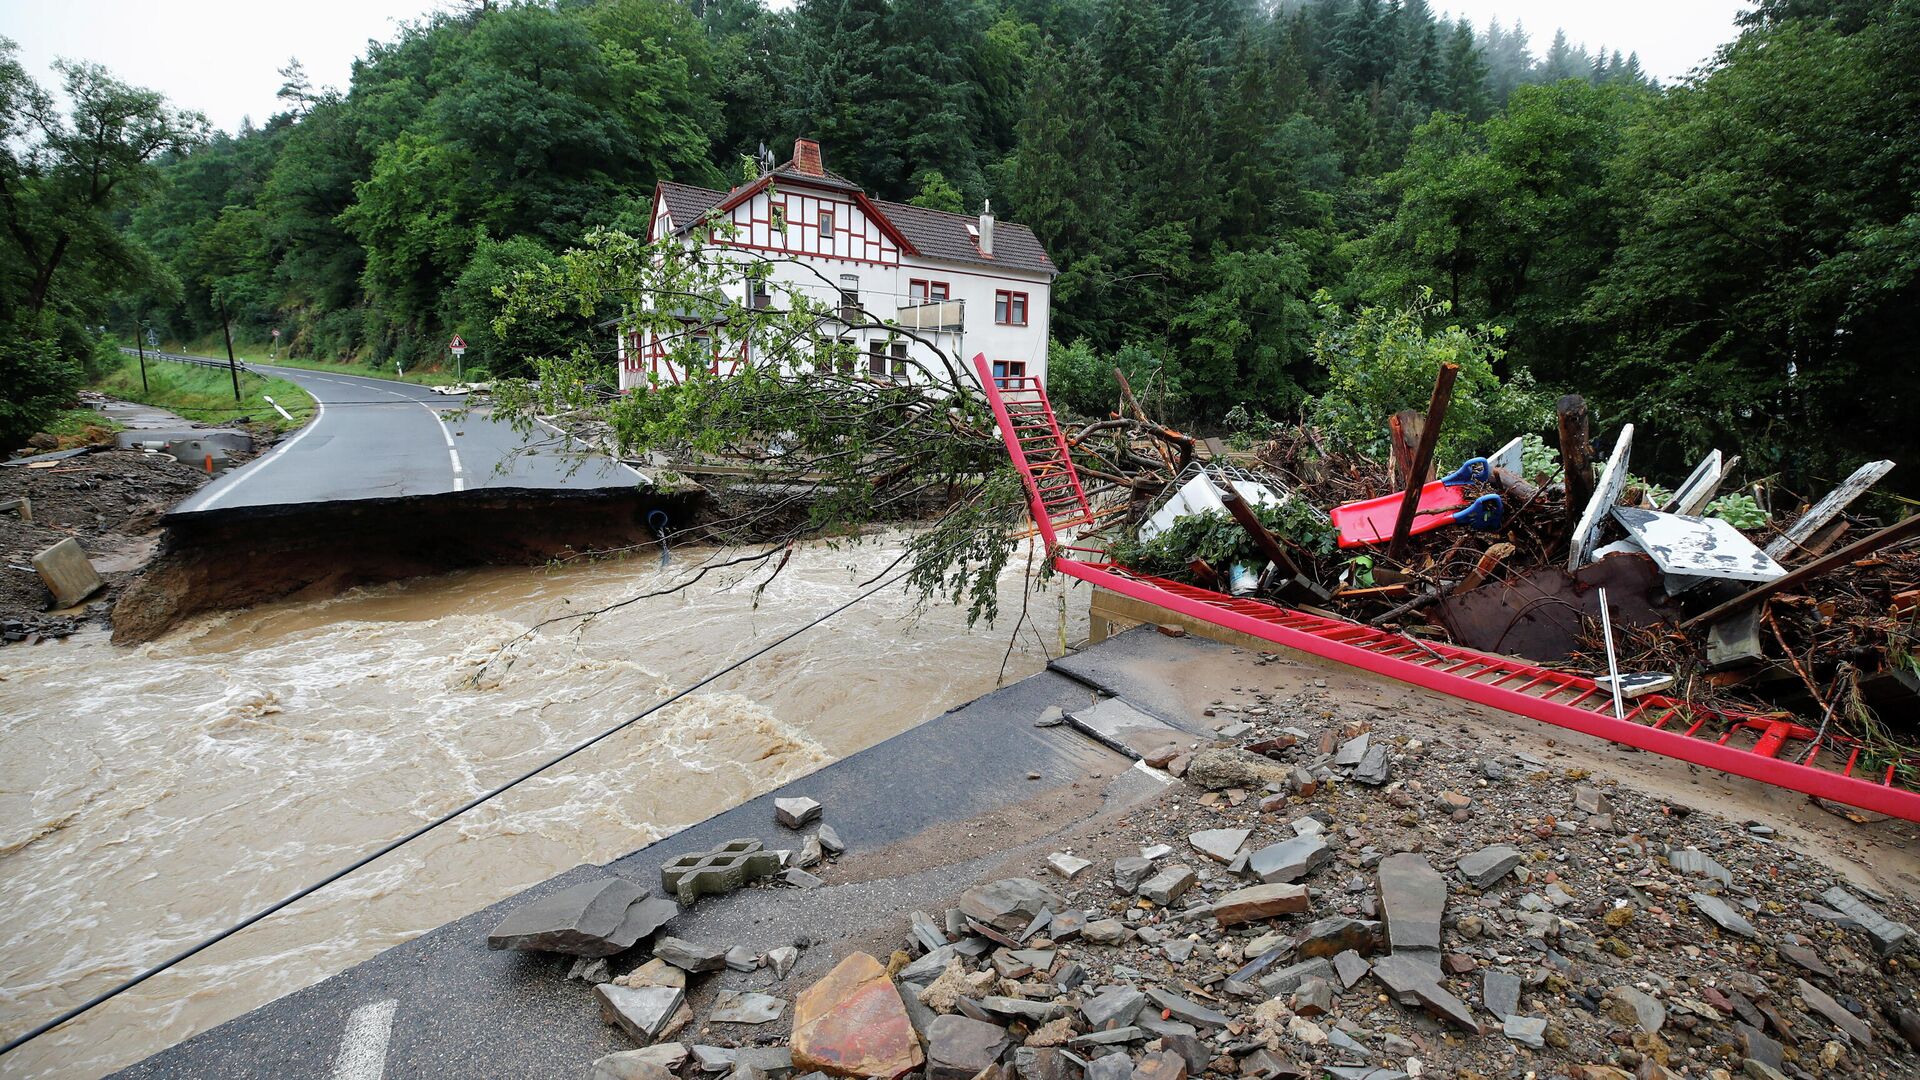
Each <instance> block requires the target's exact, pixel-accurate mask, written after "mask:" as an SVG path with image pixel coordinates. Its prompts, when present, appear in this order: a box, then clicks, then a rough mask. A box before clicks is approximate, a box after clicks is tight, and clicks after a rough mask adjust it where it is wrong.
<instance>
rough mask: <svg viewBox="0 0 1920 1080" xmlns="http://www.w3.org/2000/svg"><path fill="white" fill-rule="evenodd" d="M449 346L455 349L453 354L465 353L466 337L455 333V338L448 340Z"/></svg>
mask: <svg viewBox="0 0 1920 1080" xmlns="http://www.w3.org/2000/svg"><path fill="white" fill-rule="evenodd" d="M447 348H449V349H451V350H453V355H455V356H460V355H463V354H464V353H465V352H466V351H467V342H466V339H465V338H463V337H461V336H460V335H459V334H455V335H453V340H452V341H449V342H447Z"/></svg>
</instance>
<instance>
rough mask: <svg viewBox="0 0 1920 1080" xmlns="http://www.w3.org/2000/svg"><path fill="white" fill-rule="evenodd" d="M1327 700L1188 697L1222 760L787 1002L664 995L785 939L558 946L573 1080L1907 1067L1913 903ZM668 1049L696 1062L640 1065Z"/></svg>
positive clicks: (1668, 1074) (901, 922)
mask: <svg viewBox="0 0 1920 1080" xmlns="http://www.w3.org/2000/svg"><path fill="white" fill-rule="evenodd" d="M1330 704H1332V702H1331V700H1330V699H1329V698H1328V697H1327V694H1326V692H1325V691H1314V690H1305V691H1303V692H1302V693H1301V695H1300V696H1299V697H1297V698H1294V699H1290V700H1286V701H1275V700H1274V699H1273V698H1272V697H1271V696H1270V695H1267V694H1265V693H1261V692H1258V691H1253V692H1250V693H1249V697H1248V699H1247V700H1243V701H1235V702H1228V701H1225V700H1221V701H1216V702H1214V704H1213V707H1212V708H1210V709H1209V710H1208V712H1209V714H1210V715H1212V716H1213V718H1214V721H1215V722H1216V723H1217V724H1218V726H1219V730H1220V731H1221V732H1222V733H1228V732H1230V733H1231V735H1225V734H1223V735H1222V736H1221V737H1216V738H1212V739H1201V740H1193V738H1192V736H1187V738H1188V740H1189V741H1188V743H1187V744H1186V745H1184V746H1182V747H1180V748H1179V749H1180V751H1181V752H1180V753H1179V754H1177V755H1175V756H1174V757H1172V758H1170V759H1167V760H1166V761H1165V764H1166V765H1167V766H1168V769H1169V771H1175V770H1177V771H1179V772H1182V773H1183V774H1184V783H1176V784H1174V785H1173V786H1171V787H1169V788H1168V789H1167V791H1166V793H1165V794H1164V795H1162V796H1160V797H1158V798H1155V799H1150V800H1148V801H1146V802H1142V803H1138V804H1135V805H1134V806H1132V807H1131V808H1129V809H1126V810H1125V811H1121V812H1119V813H1120V814H1121V815H1122V816H1118V817H1113V818H1108V819H1104V820H1096V821H1093V822H1089V823H1088V824H1087V825H1086V826H1084V827H1082V829H1081V830H1080V831H1079V832H1077V833H1073V834H1069V835H1063V836H1061V837H1060V838H1059V839H1060V841H1061V842H1062V843H1063V844H1065V845H1066V846H1065V848H1063V849H1055V850H1052V851H1046V850H1045V849H1044V848H1042V849H1040V850H1039V851H1036V852H1035V853H1034V854H1033V855H1031V856H1030V857H1029V858H1030V860H1031V865H1030V866H1029V867H1028V868H1027V869H1026V872H1025V874H1024V875H1018V876H1011V877H1001V878H994V879H992V880H985V881H981V882H979V883H978V884H975V885H973V886H971V887H969V888H966V889H965V890H963V891H961V892H960V893H959V894H958V895H956V896H954V897H953V899H952V902H951V906H950V907H947V908H946V909H945V910H938V909H936V910H935V911H933V912H927V911H912V912H908V913H906V914H905V915H904V916H896V917H895V918H896V920H897V921H896V922H895V924H894V926H895V929H896V931H897V933H898V937H897V941H898V949H897V951H895V952H893V953H892V955H891V956H890V957H885V958H881V957H876V956H874V955H872V954H869V953H866V952H860V951H849V952H848V953H847V954H846V955H844V956H841V957H839V958H838V960H837V961H836V962H835V963H834V965H833V966H832V967H831V969H830V970H828V971H826V973H825V974H824V975H822V976H820V977H819V978H817V979H813V980H810V982H809V983H808V984H807V985H804V986H796V987H795V988H793V990H792V991H791V992H789V993H788V994H785V995H780V994H776V993H760V992H756V991H749V990H738V989H723V990H720V991H719V992H718V993H717V994H714V995H712V996H711V997H710V998H709V999H708V1001H707V1004H705V1005H704V1006H701V1007H700V1008H699V1009H696V1008H695V1007H694V1006H693V1005H692V1004H690V1000H691V999H690V997H689V992H688V988H689V985H690V981H691V980H693V979H697V978H700V977H701V975H702V973H705V972H716V971H722V970H726V969H732V970H735V971H751V970H755V969H759V968H762V967H764V969H765V970H766V971H768V972H770V973H771V975H772V976H773V978H774V979H775V980H776V981H777V980H784V979H785V978H786V977H787V975H788V974H789V973H790V972H791V971H792V970H793V966H794V961H795V959H796V957H797V950H795V949H793V948H791V947H789V948H784V949H776V950H771V951H769V952H767V953H765V954H755V953H754V951H753V950H751V949H747V948H733V949H726V948H723V947H721V946H719V945H717V944H712V943H693V942H687V941H682V940H679V939H677V938H675V937H672V936H657V937H656V938H655V939H654V941H653V942H652V944H651V946H650V948H649V949H648V951H649V952H650V953H651V954H652V955H651V958H649V959H646V960H645V962H644V963H640V964H639V966H637V967H634V968H633V969H632V970H631V971H628V972H626V973H624V974H622V975H620V976H619V977H617V978H610V977H609V971H608V969H607V966H606V965H607V963H608V961H607V960H606V959H604V958H603V959H589V958H588V957H589V956H590V955H591V951H589V952H587V953H583V954H582V955H581V957H580V959H579V960H577V961H576V962H575V971H576V974H579V975H580V977H584V978H588V979H589V980H590V981H597V982H599V983H600V985H599V986H598V987H597V990H596V996H597V998H598V1000H599V1002H600V1007H601V1008H602V1010H603V1013H604V1015H605V1018H606V1020H607V1022H608V1023H609V1024H613V1025H615V1026H618V1027H619V1028H621V1029H622V1030H623V1031H625V1032H626V1033H627V1034H628V1035H629V1036H630V1037H632V1038H633V1039H634V1041H635V1042H636V1043H638V1044H639V1046H640V1048H639V1049H635V1050H631V1051H624V1052H620V1053H616V1054H612V1055H609V1056H607V1057H604V1058H601V1059H600V1060H599V1061H597V1062H596V1063H595V1071H594V1073H593V1075H594V1076H595V1077H598V1078H605V1080H611V1078H635V1077H645V1078H646V1080H665V1078H666V1077H668V1076H674V1075H678V1076H684V1077H687V1078H689V1080H691V1078H693V1077H697V1076H701V1075H713V1076H717V1075H719V1074H722V1073H730V1074H731V1075H732V1077H733V1078H734V1080H756V1078H768V1080H780V1078H782V1077H786V1076H789V1075H795V1076H799V1077H801V1080H809V1078H810V1080H823V1078H824V1077H826V1076H842V1077H888V1078H892V1077H903V1076H913V1077H916V1078H918V1077H924V1078H925V1080H977V1078H979V1077H983V1076H985V1077H988V1078H989V1080H1187V1078H1188V1077H1199V1076H1202V1075H1206V1076H1214V1077H1222V1078H1226V1077H1249V1078H1260V1080H1280V1078H1298V1080H1307V1078H1315V1080H1318V1078H1322V1077H1331V1078H1334V1080H1409V1078H1415V1077H1423V1076H1431V1077H1458V1078H1463V1080H1466V1078H1488V1077H1496V1076H1513V1077H1519V1076H1523V1075H1532V1076H1539V1077H1562V1078H1568V1080H1573V1078H1581V1080H1621V1078H1633V1080H1644V1078H1650V1080H1664V1078H1673V1077H1699V1078H1712V1080H1731V1078H1732V1077H1736V1076H1737V1077H1744V1078H1750V1080H1775V1078H1779V1077H1795V1078H1804V1077H1830V1076H1862V1077H1896V1076H1910V1075H1914V1074H1915V1070H1916V1069H1920V1056H1916V1054H1917V1053H1920V979H1917V978H1916V975H1915V972H1916V970H1920V949H1916V948H1915V945H1916V942H1920V935H1916V933H1915V931H1914V929H1913V927H1912V926H1911V925H1909V923H1908V922H1905V921H1903V920H1908V919H1914V918H1916V917H1917V915H1920V912H1917V910H1916V908H1915V905H1914V902H1913V899H1912V898H1911V897H1891V896H1886V895H1882V894H1880V893H1878V892H1875V891H1873V890H1870V889H1868V888H1866V887H1865V886H1863V885H1862V884H1860V883H1859V882H1857V881H1847V880H1843V879H1840V878H1837V877H1836V876H1835V875H1834V871H1833V869H1832V867H1831V865H1829V864H1828V862H1826V861H1825V860H1822V859H1820V858H1818V857H1817V856H1813V855H1810V854H1806V853H1802V852H1800V851H1798V850H1796V849H1794V848H1792V847H1790V846H1788V845H1786V844H1783V843H1781V842H1779V841H1778V840H1776V839H1775V837H1774V835H1773V832H1774V831H1773V829H1772V828H1771V827H1769V826H1766V825H1764V824H1762V823H1760V822H1747V823H1745V824H1737V823H1733V822H1728V821H1725V820H1723V819H1719V818H1716V817H1714V816H1713V815H1711V814H1708V813H1705V812H1694V811H1692V810H1690V809H1689V808H1687V807H1685V806H1681V805H1676V804H1672V803H1662V802H1660V801H1658V800H1654V799H1650V798H1647V797H1644V796H1641V795H1638V794H1635V793H1633V792H1630V791H1626V790H1622V789H1619V788H1616V787H1614V786H1612V785H1610V784H1608V783H1607V782H1606V781H1605V780H1604V779H1602V778H1600V777H1596V776H1593V775H1590V774H1588V773H1586V772H1584V771H1582V770H1578V769H1568V768H1564V767H1555V766H1554V765H1552V764H1550V763H1549V762H1548V761H1546V760H1544V759H1542V758H1539V757H1535V756H1533V755H1531V754H1528V753H1524V752H1517V753H1516V752H1500V753H1494V752H1487V751H1485V750H1483V749H1481V748H1478V747H1473V746H1451V745H1446V744H1445V743H1440V742H1431V743H1423V742H1422V741H1421V740H1420V739H1419V738H1417V737H1414V736H1412V735H1410V734H1408V733H1407V731H1406V730H1405V729H1401V728H1398V727H1396V726H1395V723H1394V721H1393V720H1391V719H1390V718H1387V717H1382V718H1381V719H1379V720H1377V721H1362V722H1356V721H1354V720H1352V719H1350V718H1349V717H1344V716H1339V715H1336V714H1335V712H1334V711H1333V710H1332V709H1329V708H1328V707H1327V706H1329V705H1330ZM783 820H785V814H784V811H783ZM809 839H813V837H809ZM711 854H713V853H709V855H711ZM703 857H704V856H703ZM1013 865H1017V864H1013ZM1009 868H1011V866H1010V867H1009ZM1003 872H1004V871H1003ZM608 891H613V892H617V893H618V896H616V897H615V899H616V900H625V901H627V902H628V903H629V904H631V903H632V902H633V901H632V899H631V897H630V892H631V886H629V887H628V888H627V889H614V890H609V889H608V888H607V887H606V886H604V885H602V886H599V891H598V892H596V891H595V890H594V889H593V888H590V887H581V886H576V887H575V888H574V889H572V890H567V891H565V892H562V893H556V894H553V896H551V897H549V898H548V899H547V900H546V901H536V902H535V903H534V904H531V905H528V907H527V908H523V909H520V910H518V911H516V912H514V913H513V915H511V916H510V917H509V921H513V920H515V919H522V918H523V913H527V914H526V915H525V916H524V917H525V918H526V919H528V920H529V921H530V922H533V923H540V924H541V926H542V927H545V926H546V925H547V924H548V923H551V922H555V921H556V920H552V919H547V920H545V921H542V920H540V919H532V918H531V915H532V913H533V911H532V909H537V908H539V907H540V906H541V905H543V904H551V902H552V901H554V900H556V899H557V898H559V897H561V896H567V895H569V894H577V895H575V896H574V899H575V900H579V899H582V898H586V897H589V896H600V895H603V894H604V893H605V892H608ZM613 906H617V904H615V905H613ZM549 914H552V913H551V912H549ZM557 922H558V924H559V925H561V926H562V927H564V932H567V933H571V932H572V931H573V930H574V929H575V927H574V925H573V924H572V923H571V922H569V921H568V920H567V919H566V918H562V919H559V920H557ZM503 929H504V924H503ZM543 932H545V931H543ZM554 940H557V939H549V945H551V944H552V943H553V941H554ZM876 940H884V938H880V939H876ZM614 963H616V964H621V963H623V960H622V959H620V958H615V960H614ZM816 970H818V969H816ZM767 989H769V990H772V989H773V987H768V988H767ZM789 1001H791V1005H790V1006H789ZM701 1013H703V1014H704V1015H697V1014H701ZM696 1020H697V1023H696ZM716 1025H743V1027H740V1028H726V1027H717V1026H716ZM688 1036H698V1037H699V1038H701V1039H703V1040H708V1041H702V1042H692V1043H691V1045H689V1043H688V1042H669V1041H666V1040H672V1039H675V1038H676V1037H680V1038H686V1037H688Z"/></svg>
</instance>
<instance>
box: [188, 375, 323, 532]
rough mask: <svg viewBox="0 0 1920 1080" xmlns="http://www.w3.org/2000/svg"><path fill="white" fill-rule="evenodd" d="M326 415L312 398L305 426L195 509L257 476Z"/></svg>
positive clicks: (210, 505)
mask: <svg viewBox="0 0 1920 1080" xmlns="http://www.w3.org/2000/svg"><path fill="white" fill-rule="evenodd" d="M308 396H312V395H308ZM326 415H327V406H326V403H325V402H322V401H321V400H320V399H319V398H314V399H313V419H312V420H309V421H308V422H307V426H306V427H303V428H301V429H300V430H299V431H296V432H294V434H293V438H291V439H288V440H287V441H286V442H283V443H281V444H280V445H279V446H276V447H274V448H273V453H271V454H268V455H267V456H266V457H263V458H261V459H260V460H259V461H256V462H254V463H253V464H252V465H249V466H247V467H246V468H245V469H242V470H241V471H240V472H239V473H238V474H236V475H235V476H234V477H233V483H231V484H228V485H227V486H226V487H224V488H221V489H220V490H219V491H217V492H215V493H214V494H213V495H212V496H211V497H209V498H208V499H207V500H206V501H205V502H203V503H201V504H200V505H199V506H198V507H196V508H195V509H198V510H211V509H213V507H214V504H216V503H218V502H220V501H221V500H222V499H225V498H226V497H227V496H229V495H231V494H233V493H234V491H235V490H236V489H238V488H239V487H240V485H241V484H244V483H246V482H247V481H249V480H251V479H253V478H254V477H256V476H259V475H260V472H261V470H263V469H265V468H266V467H267V466H268V465H271V464H272V463H274V462H276V461H278V460H280V456H281V455H282V454H285V453H286V452H287V451H289V450H291V449H293V444H295V443H297V442H299V441H300V440H301V439H304V438H306V437H307V433H308V432H310V431H312V430H313V429H314V428H317V427H319V426H320V421H321V420H322V419H324V418H325V417H326Z"/></svg>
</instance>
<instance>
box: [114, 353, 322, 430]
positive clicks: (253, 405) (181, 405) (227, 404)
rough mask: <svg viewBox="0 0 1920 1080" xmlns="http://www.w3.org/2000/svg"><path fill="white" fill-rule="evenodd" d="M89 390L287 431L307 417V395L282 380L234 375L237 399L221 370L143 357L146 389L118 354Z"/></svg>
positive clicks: (129, 361)
mask: <svg viewBox="0 0 1920 1080" xmlns="http://www.w3.org/2000/svg"><path fill="white" fill-rule="evenodd" d="M94 389H96V390H98V391H100V392H101V393H103V394H107V395H109V396H112V397H117V398H120V399H121V400H123V401H138V402H140V403H142V404H144V405H157V406H159V407H160V408H162V409H169V410H172V411H173V412H177V413H179V414H180V415H181V416H184V417H186V418H187V419H189V420H195V421H199V422H200V423H204V424H226V423H232V422H236V421H243V420H244V421H248V422H250V423H254V424H257V425H260V426H262V427H267V428H271V429H272V430H274V431H292V430H293V429H294V428H297V427H299V426H300V425H302V424H304V423H306V422H307V420H308V419H310V418H311V417H312V416H313V408H314V405H313V398H312V397H310V396H309V395H308V394H307V392H306V391H305V390H302V389H300V388H299V387H298V386H295V385H294V384H293V383H290V382H288V381H287V380H285V379H276V378H272V377H270V376H266V375H259V374H249V373H246V372H242V373H241V375H240V400H239V402H237V403H236V402H235V401H234V400H233V379H232V376H231V375H229V374H228V373H227V369H225V368H212V367H199V366H197V365H193V364H182V363H178V362H176V361H172V360H155V359H152V358H148V360H147V379H146V387H145V388H144V389H143V388H142V387H141V382H140V361H139V359H138V358H136V357H132V356H123V357H122V358H121V360H120V366H119V367H117V368H115V369H114V370H112V371H110V372H108V373H107V376H106V377H105V378H103V379H101V380H100V381H99V382H96V383H95V384H94ZM267 397H271V398H273V400H274V401H276V402H278V403H279V404H280V407H281V408H283V409H285V410H287V412H289V413H291V414H292V415H293V419H291V420H288V419H286V418H285V417H282V416H281V415H280V414H279V413H278V412H276V411H274V408H273V406H272V405H269V404H267V401H266V398H267Z"/></svg>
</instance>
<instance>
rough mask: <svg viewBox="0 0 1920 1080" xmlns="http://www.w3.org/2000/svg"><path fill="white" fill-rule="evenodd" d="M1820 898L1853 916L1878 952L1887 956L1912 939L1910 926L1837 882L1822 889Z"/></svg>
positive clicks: (1844, 913)
mask: <svg viewBox="0 0 1920 1080" xmlns="http://www.w3.org/2000/svg"><path fill="white" fill-rule="evenodd" d="M1820 899H1822V900H1825V901H1826V902H1827V903H1828V904H1831V905H1832V906H1833V908H1834V910H1836V911H1838V912H1840V913H1841V914H1842V915H1845V916H1846V917H1847V918H1849V919H1851V920H1853V922H1854V924H1855V925H1856V926H1858V927H1859V928H1860V930H1861V931H1862V932H1863V933H1865V934H1866V935H1867V936H1868V937H1870V938H1872V939H1873V947H1874V949H1875V951H1877V952H1878V953H1879V954H1880V955H1881V956H1890V955H1892V954H1893V953H1895V952H1898V951H1899V950H1900V948H1901V947H1902V946H1904V945H1906V944H1908V943H1909V942H1910V941H1912V940H1913V927H1911V926H1908V925H1907V924H1906V923H1899V922H1894V921H1893V920H1891V919H1889V918H1887V917H1886V916H1884V915H1882V914H1880V913H1879V912H1878V911H1876V910H1874V909H1873V908H1872V907H1869V906H1868V905H1867V903H1866V902H1865V901H1863V900H1861V899H1860V898H1858V897H1856V896H1854V895H1853V894H1852V893H1850V892H1848V891H1847V890H1846V889H1843V888H1841V887H1840V886H1838V885H1835V886H1834V887H1833V888H1831V889H1828V890H1827V891H1826V892H1823V893H1821V894H1820Z"/></svg>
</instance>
